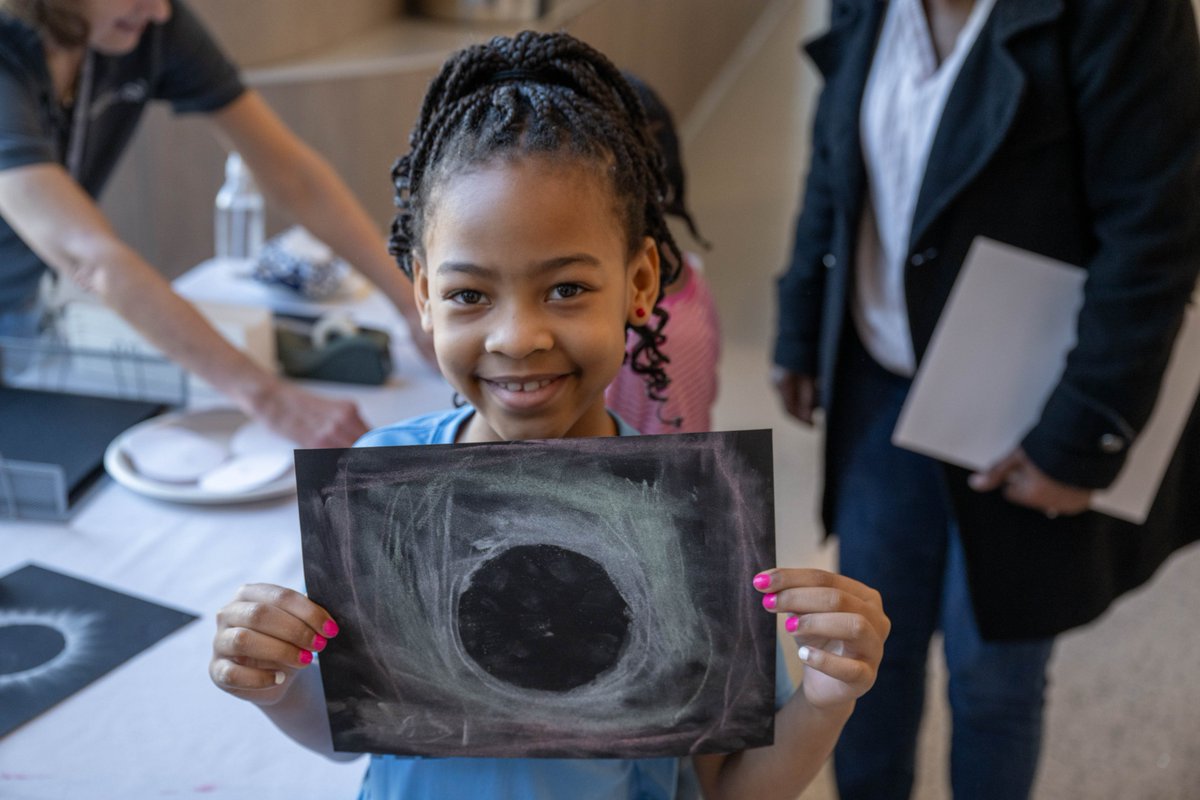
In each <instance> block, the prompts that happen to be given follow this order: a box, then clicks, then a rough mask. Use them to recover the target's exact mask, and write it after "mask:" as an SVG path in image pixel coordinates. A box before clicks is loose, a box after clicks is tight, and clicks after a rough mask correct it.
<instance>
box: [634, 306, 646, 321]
mask: <svg viewBox="0 0 1200 800" xmlns="http://www.w3.org/2000/svg"><path fill="white" fill-rule="evenodd" d="M633 314H634V316H636V317H637V318H638V319H644V318H645V316H646V309H644V308H642V307H641V306H638V307H637V308H636V309H634V311H633Z"/></svg>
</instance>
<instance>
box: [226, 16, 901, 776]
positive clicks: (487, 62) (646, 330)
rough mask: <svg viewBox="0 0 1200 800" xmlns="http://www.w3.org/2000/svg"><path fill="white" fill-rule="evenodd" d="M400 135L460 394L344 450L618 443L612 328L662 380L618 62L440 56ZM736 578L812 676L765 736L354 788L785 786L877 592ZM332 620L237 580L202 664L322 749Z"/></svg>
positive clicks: (645, 200) (467, 767)
mask: <svg viewBox="0 0 1200 800" xmlns="http://www.w3.org/2000/svg"><path fill="white" fill-rule="evenodd" d="M410 141H411V146H412V151H411V153H410V154H409V155H407V156H405V157H404V158H402V159H401V160H400V161H399V162H397V165H396V169H395V172H394V178H395V183H396V187H397V202H398V206H399V208H400V212H399V214H398V216H397V219H396V222H395V225H394V234H393V240H392V244H393V252H394V253H395V254H396V256H397V258H398V260H399V262H400V264H401V266H402V267H403V268H404V270H405V272H406V273H408V274H410V275H411V277H412V278H413V281H414V284H415V288H416V298H417V306H418V308H419V310H420V313H421V317H422V320H423V323H424V326H425V329H426V330H427V331H428V332H429V333H430V334H432V336H433V341H434V347H435V350H436V353H437V358H438V363H439V365H440V367H441V369H442V372H443V373H444V374H445V376H446V378H447V380H448V381H449V382H450V383H451V385H453V386H454V388H455V389H456V390H457V391H458V392H459V394H460V395H461V396H462V397H463V398H465V400H466V405H464V406H462V407H461V408H458V409H455V410H451V411H447V412H443V413H438V414H432V415H427V416H424V417H419V418H417V419H414V420H410V421H408V422H404V423H400V424H397V425H393V426H390V427H387V428H383V429H381V430H378V431H375V432H374V433H372V434H369V435H368V436H367V437H365V438H364V439H363V440H362V441H361V442H360V444H363V445H398V444H432V443H448V442H486V441H496V440H511V439H529V438H550V437H562V436H613V435H632V434H633V433H634V431H632V430H631V429H630V428H628V427H627V426H626V425H624V424H623V423H622V422H621V421H620V420H619V419H617V418H616V417H615V416H614V415H612V414H611V413H610V412H609V411H608V410H607V409H606V408H605V405H604V389H605V387H606V386H607V385H608V384H609V382H610V381H611V380H612V378H613V376H614V375H615V374H616V372H617V370H618V369H619V368H620V367H621V363H622V359H623V355H624V350H625V334H626V329H627V328H632V329H633V330H635V331H638V332H639V333H640V335H641V337H642V344H641V346H640V347H639V348H638V350H637V356H636V357H635V362H634V363H635V365H636V366H637V367H638V368H639V371H640V372H642V374H645V375H646V377H647V381H648V383H649V384H651V385H655V386H658V387H659V388H665V386H663V384H664V383H665V378H664V376H663V374H662V372H661V363H660V361H659V360H658V356H657V345H658V342H659V340H660V339H659V336H660V334H659V333H658V332H657V330H656V328H657V327H658V325H651V324H648V323H649V321H650V320H651V319H653V318H654V317H652V310H653V309H654V307H655V305H656V303H657V301H658V300H659V298H660V296H661V289H660V275H659V268H660V262H659V248H660V247H664V248H668V249H669V250H670V251H674V247H675V246H674V243H673V242H672V241H671V239H670V235H669V233H668V232H667V229H666V226H665V225H664V223H663V217H662V211H661V208H660V205H659V199H658V198H659V197H661V196H662V194H663V179H662V177H661V170H659V168H658V164H659V161H658V160H657V158H656V156H655V155H654V151H653V149H652V148H653V146H654V145H653V143H652V142H651V141H650V140H649V138H648V137H647V134H646V133H645V121H644V117H643V112H642V109H641V107H640V105H639V104H638V102H637V100H636V98H635V96H634V95H633V94H632V93H631V90H630V89H629V87H628V85H627V84H626V83H625V81H624V80H623V79H622V78H621V76H620V74H619V73H618V72H617V70H616V69H615V68H614V67H613V66H612V64H610V63H609V61H608V60H607V59H605V58H604V57H603V56H602V55H600V54H599V53H597V52H595V51H594V50H592V49H590V48H589V47H587V46H586V45H584V44H582V43H581V42H579V41H577V40H575V39H572V38H571V37H569V36H567V35H564V34H535V33H530V32H526V33H522V34H520V35H518V36H516V37H515V38H512V39H507V38H497V39H494V40H492V42H491V43H489V44H487V45H481V46H475V47H471V48H469V49H467V50H464V51H462V52H460V53H458V54H456V55H455V56H453V57H452V58H451V59H450V60H449V62H448V63H447V64H446V66H445V67H444V69H443V70H442V72H441V74H440V75H439V76H438V77H437V78H436V79H435V80H434V82H433V84H432V86H431V87H430V90H429V93H428V95H427V97H426V99H425V103H424V106H423V108H422V111H421V115H420V119H419V120H418V122H417V125H416V128H415V130H414V132H413V134H412V137H411V140H410ZM676 255H677V252H676ZM675 263H680V262H679V260H678V259H676V262H675ZM668 277H670V276H668ZM746 581H747V584H748V587H749V585H753V586H754V588H756V589H757V590H759V591H760V592H762V593H763V606H764V608H765V609H766V612H765V613H775V614H779V613H784V614H787V615H788V623H787V627H788V630H789V631H791V632H792V633H793V634H794V635H795V636H796V638H797V640H798V642H799V643H800V645H801V647H800V653H801V658H802V659H803V660H804V661H805V663H806V664H807V665H808V667H809V669H808V671H807V676H806V678H805V680H804V684H803V690H802V691H799V692H796V693H794V695H793V696H792V697H791V699H789V700H786V702H782V703H781V707H780V708H779V711H778V713H777V716H776V733H775V744H774V745H773V746H772V747H767V748H761V749H755V750H747V751H744V752H740V753H733V754H722V755H703V756H697V757H695V758H694V759H692V762H691V766H694V772H693V771H692V770H691V769H681V766H687V765H681V761H680V760H679V759H673V758H657V759H645V760H582V759H581V760H550V759H422V758H397V757H390V756H385V757H380V756H375V757H373V758H372V760H371V764H370V768H369V770H368V772H367V776H366V779H365V785H364V789H363V797H367V798H380V797H386V798H401V797H403V798H409V799H411V798H438V800H445V799H446V798H495V797H504V798H510V797H511V798H522V800H528V799H529V798H535V799H537V798H547V799H549V798H559V797H572V798H614V797H634V796H637V797H648V798H649V797H652V798H676V797H695V796H697V794H698V789H697V787H696V786H695V781H696V780H697V779H698V782H699V786H700V787H702V790H703V792H704V794H705V796H707V797H734V798H746V797H755V798H766V797H781V798H792V797H795V796H796V794H797V793H798V792H799V791H800V790H801V789H802V788H803V787H804V786H805V785H806V784H807V783H808V782H809V780H811V778H812V776H813V775H814V774H815V773H816V772H817V770H818V769H819V768H820V766H821V764H822V763H823V762H824V761H825V759H826V758H827V756H828V754H829V752H830V750H831V749H832V747H833V743H834V741H835V740H836V739H837V736H838V734H839V732H840V730H841V728H842V726H843V724H844V723H845V721H846V719H847V717H849V715H850V712H851V711H852V710H853V708H854V703H855V699H856V698H857V697H859V696H860V695H861V694H863V693H864V692H865V691H867V689H869V688H870V686H871V684H872V683H873V682H874V679H875V671H876V666H877V665H878V663H879V660H880V657H881V655H882V649H883V640H884V638H885V637H886V635H887V631H888V625H889V623H888V620H887V618H886V617H885V616H884V614H883V611H882V608H881V605H880V600H879V595H878V593H876V592H875V591H873V590H872V589H869V588H868V587H866V586H864V585H862V584H860V583H857V582H855V581H851V580H848V579H846V578H843V577H840V576H837V575H832V574H828V573H824V572H820V571H816V570H803V569H771V570H767V571H765V572H762V573H760V574H758V575H747V576H746ZM337 632H338V625H337V622H336V621H335V620H333V619H331V618H330V616H329V614H328V613H327V612H326V611H325V610H324V609H323V608H321V607H320V606H317V605H316V604H314V603H312V602H311V601H309V600H308V599H307V598H305V597H304V596H303V595H301V594H299V593H297V592H295V591H292V590H289V589H284V588H282V587H276V586H264V585H255V586H248V587H244V588H243V589H242V590H240V591H239V592H238V595H237V597H236V598H235V599H234V600H233V601H232V602H230V603H229V605H227V606H226V607H225V608H224V609H222V611H221V612H220V613H219V615H218V617H217V633H216V637H215V640H214V643H213V657H212V661H211V663H210V667H209V672H210V675H211V676H212V679H213V681H214V682H215V683H216V684H217V685H218V686H219V687H221V688H222V689H224V690H225V691H227V692H230V693H231V694H234V695H236V696H238V697H241V698H244V699H246V700H249V701H251V702H253V703H256V704H258V705H259V706H260V707H262V709H263V710H264V711H265V712H266V713H267V714H268V716H270V717H271V719H272V720H273V721H275V722H276V724H277V725H279V727H280V728H281V729H283V730H284V731H285V732H287V733H288V734H289V735H291V736H293V737H294V738H296V739H297V740H298V741H300V742H301V743H303V744H305V745H306V746H308V747H310V748H312V749H314V750H317V751H318V752H322V753H325V754H327V755H331V756H332V755H333V754H332V750H331V746H330V735H329V728H328V721H327V719H326V717H325V714H324V708H323V704H322V700H321V692H320V689H319V686H320V682H319V676H318V674H317V670H318V666H317V665H316V664H314V663H313V652H314V651H320V650H322V649H323V648H324V647H325V646H326V644H327V643H328V639H329V638H330V637H333V636H336V635H337ZM788 688H789V689H790V687H788ZM785 697H786V695H785Z"/></svg>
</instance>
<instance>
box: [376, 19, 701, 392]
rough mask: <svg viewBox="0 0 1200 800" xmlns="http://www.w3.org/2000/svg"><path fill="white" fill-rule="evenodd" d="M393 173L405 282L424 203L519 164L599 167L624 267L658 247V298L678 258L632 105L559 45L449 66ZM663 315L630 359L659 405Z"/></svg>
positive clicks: (583, 58)
mask: <svg viewBox="0 0 1200 800" xmlns="http://www.w3.org/2000/svg"><path fill="white" fill-rule="evenodd" d="M409 148H410V150H409V152H408V153H407V154H406V155H404V156H402V157H400V159H399V160H397V161H396V164H395V166H394V167H393V168H392V182H393V185H394V186H395V190H396V195H395V200H396V208H397V213H396V218H395V220H394V221H393V223H392V235H391V242H390V251H391V253H392V255H393V256H395V258H396V261H397V263H399V265H400V268H401V269H403V270H404V273H405V274H406V275H408V276H409V277H410V278H411V277H412V259H413V254H414V253H420V250H421V241H422V234H423V231H424V228H425V223H426V213H427V211H428V209H429V202H430V199H431V195H432V193H433V191H434V190H435V189H436V187H437V186H439V185H442V184H443V183H444V182H445V181H446V179H447V178H449V177H451V176H452V175H456V174H459V173H461V172H464V171H467V170H469V169H471V168H474V167H477V166H478V165H480V164H484V163H488V162H492V161H495V160H497V159H501V158H511V157H517V156H523V155H539V156H545V157H555V158H557V157H568V158H572V159H577V160H582V161H589V162H592V163H594V164H596V165H598V166H599V167H600V168H601V169H602V170H603V172H604V173H605V174H606V175H607V176H608V177H609V178H610V180H611V185H612V188H613V197H614V199H615V201H616V206H617V208H616V212H617V215H618V217H619V219H620V222H621V225H622V227H623V228H624V233H625V236H626V241H627V243H628V247H629V252H630V255H632V254H633V252H634V251H635V249H636V248H637V247H638V246H639V245H640V243H641V242H642V241H643V240H644V237H646V236H650V237H652V238H653V239H654V240H655V242H657V244H658V249H659V253H660V255H661V259H660V261H661V263H662V276H661V280H660V286H659V297H658V300H659V301H661V299H662V290H663V287H665V286H666V285H668V284H670V283H671V282H672V281H673V280H674V279H675V277H676V276H677V275H678V272H679V269H680V265H682V263H683V257H682V255H681V254H680V251H679V248H678V246H677V245H676V244H675V240H674V239H673V238H672V236H671V232H670V230H669V229H668V227H667V223H666V220H665V219H664V216H663V207H662V203H663V198H664V197H666V195H667V193H668V191H669V187H668V184H667V181H666V178H665V176H664V170H663V159H662V155H661V153H660V152H659V150H658V147H657V145H656V143H655V141H654V140H653V138H651V136H650V133H649V130H648V125H647V122H646V114H645V111H644V109H643V108H642V104H641V102H640V101H639V100H638V96H637V94H636V93H635V92H634V91H633V89H632V88H630V86H629V84H628V83H627V82H626V80H625V79H624V78H623V77H622V75H621V73H620V71H619V70H618V69H617V68H616V67H615V66H613V64H612V62H610V61H609V60H608V58H607V57H605V56H604V55H603V54H601V53H599V52H598V51H596V50H594V49H593V48H591V47H589V46H588V45H586V44H584V43H583V42H581V41H579V40H578V39H575V38H574V37H572V36H570V35H568V34H565V33H535V32H533V31H524V32H522V33H519V34H517V35H516V36H513V37H511V38H510V37H504V36H497V37H495V38H494V39H492V40H491V41H490V42H488V43H487V44H480V45H474V46H472V47H468V48H466V49H464V50H461V51H459V52H457V53H455V54H454V55H452V56H451V57H450V58H449V59H448V60H447V61H446V63H445V65H444V66H443V67H442V70H441V72H440V73H439V74H438V75H437V77H436V78H434V80H433V83H432V84H430V87H429V91H428V92H427V93H426V95H425V100H424V102H423V103H422V106H421V113H420V116H419V117H418V119H417V122H416V124H415V125H414V127H413V130H412V134H411V135H410V136H409ZM666 322H667V313H666V311H664V310H663V309H662V308H661V306H660V305H659V303H658V302H657V301H656V303H655V307H654V310H653V313H652V314H651V315H650V316H649V318H648V319H647V321H646V322H645V323H644V324H641V325H633V326H630V327H631V329H632V330H633V331H634V332H635V333H636V334H637V340H636V342H635V344H634V345H633V348H632V349H631V351H630V352H629V353H628V354H627V356H626V357H627V358H628V359H629V363H630V366H631V368H632V369H633V371H634V372H635V373H638V374H639V375H641V376H642V377H643V378H644V379H645V381H646V384H647V394H648V395H649V397H650V398H652V399H654V400H657V401H660V402H661V401H663V400H665V396H664V394H663V393H664V392H665V391H666V388H667V386H668V384H669V383H670V379H669V378H668V377H667V374H666V370H665V369H664V364H666V363H667V358H666V356H664V355H663V354H662V352H661V351H660V349H659V348H660V346H661V345H662V343H663V342H665V341H666V337H665V336H664V334H663V332H662V330H663V327H664V326H665V325H666Z"/></svg>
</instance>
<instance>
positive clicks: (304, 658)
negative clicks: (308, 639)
mask: <svg viewBox="0 0 1200 800" xmlns="http://www.w3.org/2000/svg"><path fill="white" fill-rule="evenodd" d="M312 658H313V656H312V653H310V652H308V651H307V650H301V651H300V663H301V664H311V663H312Z"/></svg>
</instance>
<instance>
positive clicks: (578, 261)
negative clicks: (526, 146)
mask: <svg viewBox="0 0 1200 800" xmlns="http://www.w3.org/2000/svg"><path fill="white" fill-rule="evenodd" d="M571 266H584V267H599V266H600V259H598V258H596V257H595V256H593V255H590V254H588V253H572V254H570V255H566V256H557V257H555V258H551V259H548V260H546V261H542V262H541V263H538V264H535V265H534V266H533V271H534V272H535V273H537V274H543V273H546V272H553V271H554V270H557V269H562V268H563V267H571ZM437 272H438V274H439V275H445V274H448V273H456V274H459V275H471V276H474V277H477V278H491V277H495V275H496V272H497V270H495V269H494V268H492V267H485V266H482V265H480V264H474V263H472V262H470V261H443V262H442V263H441V264H440V265H439V266H438V268H437Z"/></svg>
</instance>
